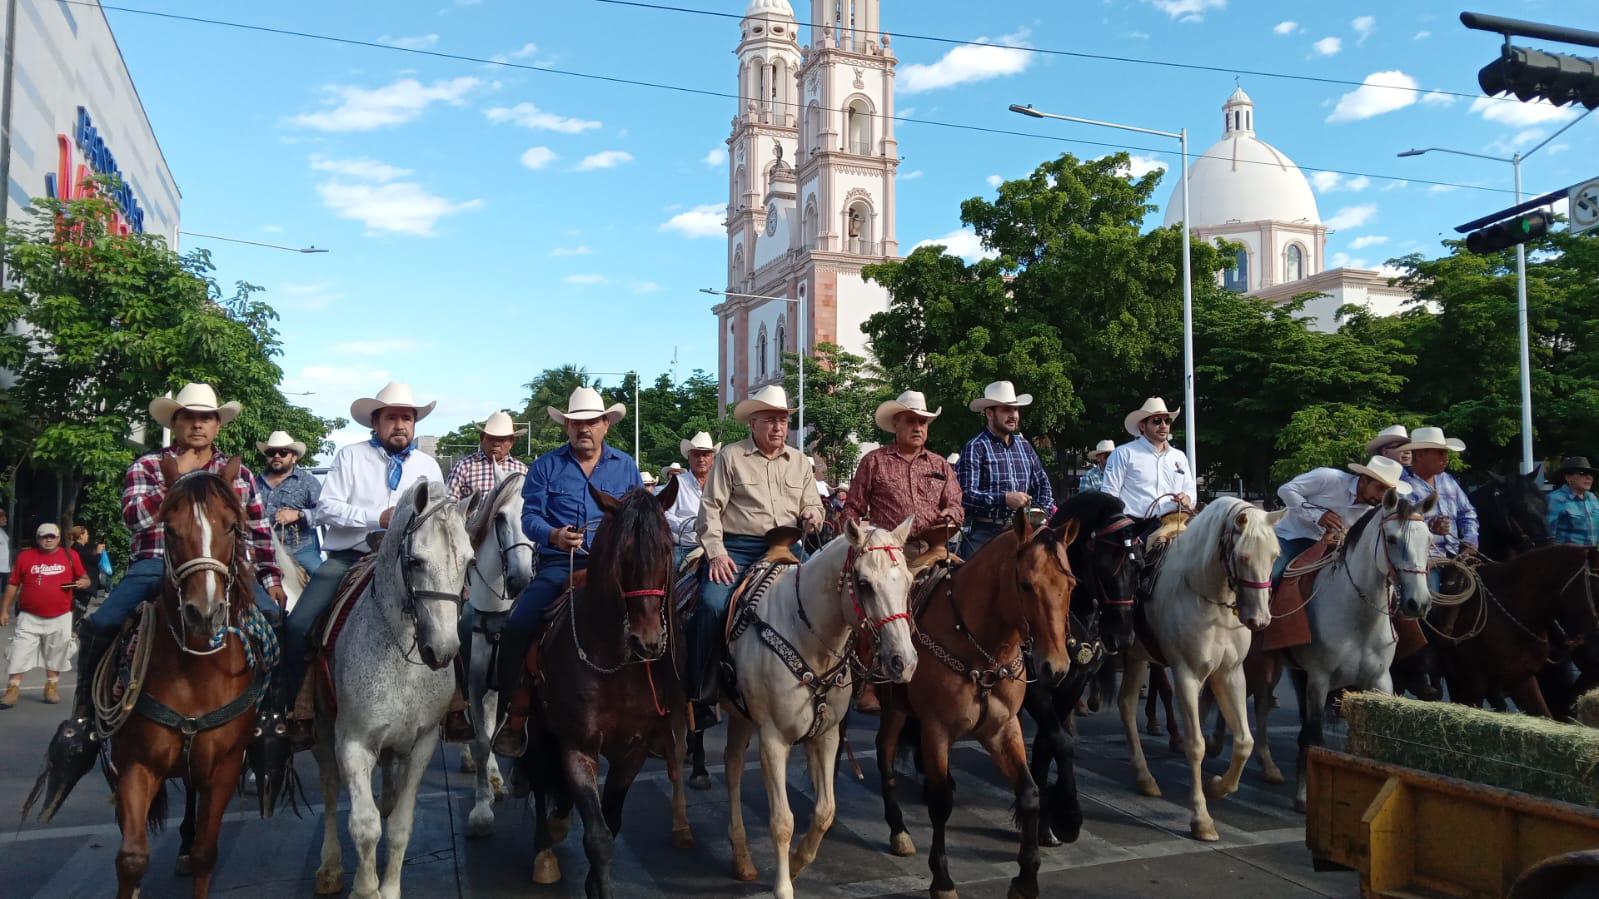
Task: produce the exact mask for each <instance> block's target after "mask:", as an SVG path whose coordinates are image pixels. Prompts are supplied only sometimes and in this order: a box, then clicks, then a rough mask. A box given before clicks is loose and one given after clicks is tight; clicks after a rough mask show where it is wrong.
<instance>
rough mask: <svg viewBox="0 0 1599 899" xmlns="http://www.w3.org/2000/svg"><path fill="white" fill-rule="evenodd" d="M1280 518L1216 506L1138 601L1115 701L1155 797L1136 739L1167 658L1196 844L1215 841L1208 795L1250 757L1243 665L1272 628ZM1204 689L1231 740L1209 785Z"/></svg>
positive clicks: (1221, 790) (1223, 788)
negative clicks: (1144, 692) (1144, 689)
mask: <svg viewBox="0 0 1599 899" xmlns="http://www.w3.org/2000/svg"><path fill="white" fill-rule="evenodd" d="M1281 517H1282V513H1280V512H1278V513H1273V514H1272V515H1267V514H1266V513H1265V512H1262V511H1261V510H1260V509H1257V508H1255V507H1254V506H1252V505H1250V504H1249V503H1246V502H1244V501H1243V500H1240V499H1236V498H1233V497H1226V498H1223V499H1219V500H1217V501H1216V502H1213V503H1211V504H1210V505H1209V506H1206V507H1205V510H1204V511H1203V512H1200V513H1199V514H1198V515H1196V516H1194V519H1193V520H1192V521H1190V522H1189V523H1188V529H1187V530H1185V531H1183V532H1182V533H1181V534H1178V535H1177V536H1175V537H1173V538H1172V540H1171V545H1170V547H1169V548H1168V549H1167V551H1166V555H1165V559H1164V561H1163V562H1162V563H1161V567H1160V570H1159V572H1158V573H1157V574H1156V576H1155V585H1154V588H1153V589H1152V590H1151V591H1150V595H1149V596H1147V597H1143V598H1142V599H1141V605H1142V607H1143V608H1142V609H1141V612H1140V615H1141V622H1142V623H1141V624H1140V626H1139V635H1138V637H1139V639H1138V642H1137V643H1135V644H1134V645H1133V648H1132V650H1131V651H1130V652H1129V653H1128V658H1127V672H1128V673H1127V676H1126V677H1124V678H1123V679H1122V688H1121V696H1120V698H1119V703H1120V705H1121V715H1122V728H1123V729H1124V731H1125V732H1126V735H1127V746H1128V750H1129V752H1130V753H1131V755H1132V766H1133V774H1134V775H1135V776H1136V777H1137V780H1138V789H1139V791H1140V792H1142V793H1143V794H1144V795H1146V796H1159V795H1160V785H1159V784H1157V783H1155V778H1154V777H1153V776H1151V775H1150V773H1149V765H1148V763H1146V762H1145V761H1144V747H1143V745H1142V744H1141V743H1140V742H1139V739H1138V720H1137V706H1138V688H1139V687H1140V686H1141V685H1142V684H1143V680H1144V672H1145V671H1146V670H1148V667H1149V666H1148V665H1146V664H1145V663H1146V662H1147V661H1148V660H1149V659H1150V657H1151V656H1152V655H1153V654H1154V653H1156V652H1158V653H1161V654H1162V655H1164V656H1165V661H1166V663H1167V665H1168V667H1169V668H1170V670H1171V673H1172V678H1173V681H1174V689H1175V690H1176V692H1177V701H1178V703H1179V705H1180V708H1181V713H1180V714H1181V717H1182V737H1183V753H1184V755H1186V756H1187V757H1188V766H1189V769H1190V770H1191V773H1192V775H1193V783H1192V787H1191V791H1190V792H1191V799H1192V803H1193V817H1192V819H1190V821H1189V830H1190V831H1191V832H1192V833H1193V835H1194V838H1195V839H1199V840H1207V841H1212V840H1216V839H1218V837H1217V835H1216V825H1215V822H1214V821H1212V820H1211V817H1210V811H1209V809H1208V808H1207V807H1206V805H1205V797H1206V795H1207V794H1209V796H1210V797H1211V798H1212V799H1220V798H1222V797H1224V796H1229V795H1231V794H1233V793H1234V792H1236V791H1237V790H1238V779H1239V776H1240V775H1241V774H1242V773H1243V770H1244V763H1245V762H1247V761H1248V760H1249V754H1250V752H1251V751H1252V750H1253V749H1254V740H1253V739H1252V738H1251V737H1250V734H1249V721H1248V719H1247V717H1246V716H1245V714H1244V698H1245V696H1244V671H1243V663H1244V656H1245V655H1247V654H1248V652H1249V641H1250V632H1251V631H1258V630H1261V629H1263V628H1265V626H1266V625H1267V624H1268V623H1270V622H1271V609H1270V606H1269V602H1270V596H1271V580H1270V578H1271V569H1272V566H1273V565H1274V564H1276V561H1277V555H1278V549H1277V535H1276V534H1275V533H1273V532H1272V525H1273V524H1275V523H1276V521H1277V519H1279V518H1281ZM1146 624H1147V627H1146V626H1145V625H1146ZM1207 682H1208V683H1209V684H1210V687H1211V691H1212V692H1213V693H1214V694H1215V695H1216V700H1217V704H1218V705H1219V706H1220V707H1221V711H1222V715H1223V716H1225V717H1226V719H1227V728H1228V730H1230V731H1232V733H1233V755H1232V760H1231V764H1230V765H1228V767H1227V773H1226V774H1225V775H1224V776H1222V777H1219V778H1212V779H1211V780H1210V781H1208V782H1207V781H1205V780H1204V777H1203V771H1202V770H1201V765H1202V764H1203V762H1204V760H1205V736H1204V732H1203V731H1202V730H1201V725H1200V719H1199V691H1200V688H1201V687H1203V686H1204V685H1205V684H1206V683H1207Z"/></svg>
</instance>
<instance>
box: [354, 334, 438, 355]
mask: <svg viewBox="0 0 1599 899" xmlns="http://www.w3.org/2000/svg"><path fill="white" fill-rule="evenodd" d="M420 346H421V344H420V343H418V342H417V341H416V340H414V339H412V338H410V337H389V338H380V339H377V340H348V341H345V342H344V343H335V344H334V345H333V347H332V349H333V352H335V353H337V354H339V355H340V356H387V355H390V354H392V353H409V352H411V351H413V350H415V349H417V348H418V347H420Z"/></svg>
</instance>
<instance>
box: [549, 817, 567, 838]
mask: <svg viewBox="0 0 1599 899" xmlns="http://www.w3.org/2000/svg"><path fill="white" fill-rule="evenodd" d="M571 829H572V816H571V815H567V816H566V817H565V818H551V819H550V841H551V842H555V843H564V842H566V833H567V831H569V830H571Z"/></svg>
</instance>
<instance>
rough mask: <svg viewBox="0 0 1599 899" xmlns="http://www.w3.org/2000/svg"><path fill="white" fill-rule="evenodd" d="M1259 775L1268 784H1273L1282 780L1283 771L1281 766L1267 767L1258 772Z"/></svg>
mask: <svg viewBox="0 0 1599 899" xmlns="http://www.w3.org/2000/svg"><path fill="white" fill-rule="evenodd" d="M1260 777H1261V779H1262V780H1264V781H1265V782H1266V783H1269V784H1274V785H1275V784H1280V783H1282V782H1283V772H1282V769H1281V768H1267V769H1266V770H1265V771H1262V772H1261V773H1260Z"/></svg>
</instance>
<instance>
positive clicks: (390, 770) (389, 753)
mask: <svg viewBox="0 0 1599 899" xmlns="http://www.w3.org/2000/svg"><path fill="white" fill-rule="evenodd" d="M397 764H399V762H398V761H396V756H395V753H394V750H392V749H385V750H383V751H382V752H380V753H378V784H379V785H380V786H381V788H382V790H381V792H379V793H378V814H379V815H381V816H382V817H383V820H384V821H387V820H389V813H390V812H392V811H394V801H395V798H396V797H395V793H394V777H395V773H394V772H395V768H394V766H395V765H397Z"/></svg>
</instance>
